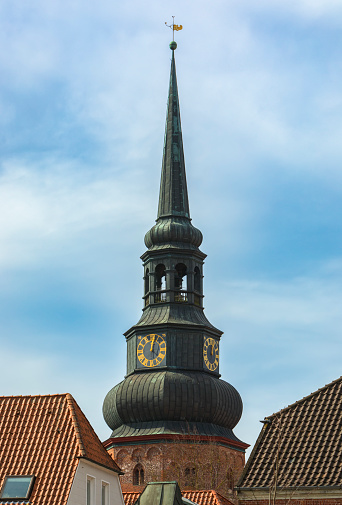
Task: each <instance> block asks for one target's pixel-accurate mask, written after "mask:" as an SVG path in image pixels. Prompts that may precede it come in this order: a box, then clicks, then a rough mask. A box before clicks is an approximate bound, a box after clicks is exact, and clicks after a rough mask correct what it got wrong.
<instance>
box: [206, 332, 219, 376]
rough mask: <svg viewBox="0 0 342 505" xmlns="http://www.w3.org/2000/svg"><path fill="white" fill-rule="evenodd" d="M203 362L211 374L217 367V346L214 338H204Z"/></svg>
mask: <svg viewBox="0 0 342 505" xmlns="http://www.w3.org/2000/svg"><path fill="white" fill-rule="evenodd" d="M203 360H204V364H205V366H206V368H207V369H208V370H210V371H211V372H214V371H215V370H216V369H217V367H218V365H219V344H218V341H217V340H215V339H214V338H211V337H205V338H204V343H203Z"/></svg>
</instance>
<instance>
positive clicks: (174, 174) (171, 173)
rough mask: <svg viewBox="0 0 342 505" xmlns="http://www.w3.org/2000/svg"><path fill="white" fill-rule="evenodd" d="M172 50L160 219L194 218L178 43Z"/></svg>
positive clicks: (173, 44)
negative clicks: (182, 107)
mask: <svg viewBox="0 0 342 505" xmlns="http://www.w3.org/2000/svg"><path fill="white" fill-rule="evenodd" d="M170 46H171V50H172V60H171V72H170V86H169V97H168V107H167V117H166V127H165V140H164V152H163V164H162V174H161V180H160V193H159V206H158V219H159V218H162V217H170V216H182V217H187V218H190V211H189V201H188V189H187V184H186V175H185V162H184V150H183V139H182V127H181V118H180V109H179V99H178V88H177V76H176V63H175V49H176V47H177V45H176V43H175V42H171V44H170Z"/></svg>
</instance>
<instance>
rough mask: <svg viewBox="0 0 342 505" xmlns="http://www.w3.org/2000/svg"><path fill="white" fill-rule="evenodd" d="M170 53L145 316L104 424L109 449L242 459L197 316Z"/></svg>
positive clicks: (231, 407)
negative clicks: (159, 444) (214, 445)
mask: <svg viewBox="0 0 342 505" xmlns="http://www.w3.org/2000/svg"><path fill="white" fill-rule="evenodd" d="M176 47H177V45H176V43H175V42H174V41H173V42H171V44H170V48H171V50H172V59H171V72H170V86H169V96H168V108H167V117H166V130H165V141H164V151H163V161H162V171H161V182H160V194H159V206H158V214H157V220H156V223H155V224H154V226H152V228H151V229H150V230H149V231H148V232H147V233H146V235H145V245H146V247H147V250H146V251H145V253H144V254H143V255H142V256H141V259H142V261H143V267H144V293H143V300H144V307H143V313H142V316H141V318H140V320H139V321H138V322H137V323H136V324H135V325H134V326H132V327H131V328H130V329H129V330H128V331H127V332H126V333H125V337H126V341H127V375H126V377H125V379H124V380H123V381H122V382H121V383H120V384H118V385H117V386H115V387H114V388H113V389H111V391H109V393H108V394H107V396H106V398H105V401H104V404H103V414H104V418H105V420H106V422H107V424H108V425H109V426H110V428H111V429H112V430H113V432H112V435H111V439H110V442H109V445H108V447H109V446H111V447H119V446H120V445H122V443H126V442H127V440H128V438H127V437H130V438H129V439H130V442H129V443H130V444H133V443H137V442H133V439H135V440H139V441H140V442H141V443H145V442H143V440H145V438H144V437H148V440H152V439H153V440H154V441H158V440H161V439H162V438H163V437H165V436H166V437H171V438H172V437H177V436H178V435H179V434H185V433H187V434H191V436H195V437H197V438H198V439H199V440H201V437H220V440H221V442H220V444H223V445H226V446H227V447H228V446H229V447H230V448H231V447H235V448H239V449H237V450H239V451H243V450H244V448H245V447H246V444H243V442H240V441H239V440H238V439H237V438H236V437H235V435H234V433H233V431H232V430H233V428H234V427H235V425H236V424H237V423H238V421H239V419H240V416H241V413H242V401H241V398H240V395H239V393H238V392H237V391H236V390H235V389H234V387H233V386H231V385H230V384H228V383H227V382H224V381H223V380H221V379H220V373H219V342H220V338H221V335H222V332H221V331H220V330H218V329H217V328H215V327H214V326H213V325H212V324H211V323H210V322H209V321H208V319H207V318H206V316H205V314H204V308H203V298H204V295H203V263H204V259H205V258H206V255H205V254H204V253H203V252H202V251H201V250H200V249H199V246H200V245H201V243H202V234H201V232H200V230H198V229H197V228H195V227H194V226H193V224H192V222H191V219H190V211H189V201H188V191H187V184H186V174H185V163H184V152H183V140H182V130H181V121H180V110H179V99H178V89H177V79H176V65H175V56H174V51H175V49H176ZM171 438H168V440H171ZM131 439H132V441H131ZM146 440H147V438H146ZM123 441H124V442H123ZM222 441H223V442H222ZM140 442H139V443H140ZM164 442H165V440H164ZM229 450H230V449H229ZM234 450H235V449H234ZM191 471H192V470H191ZM203 475H204V474H203Z"/></svg>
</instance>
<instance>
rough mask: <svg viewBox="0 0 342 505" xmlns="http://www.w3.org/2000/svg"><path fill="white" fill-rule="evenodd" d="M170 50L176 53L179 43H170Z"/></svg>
mask: <svg viewBox="0 0 342 505" xmlns="http://www.w3.org/2000/svg"><path fill="white" fill-rule="evenodd" d="M170 49H171V50H172V51H174V50H175V49H177V42H175V41H174V40H173V41H172V42H170Z"/></svg>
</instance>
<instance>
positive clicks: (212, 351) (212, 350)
mask: <svg viewBox="0 0 342 505" xmlns="http://www.w3.org/2000/svg"><path fill="white" fill-rule="evenodd" d="M213 354H214V346H213V345H212V346H211V355H213Z"/></svg>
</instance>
